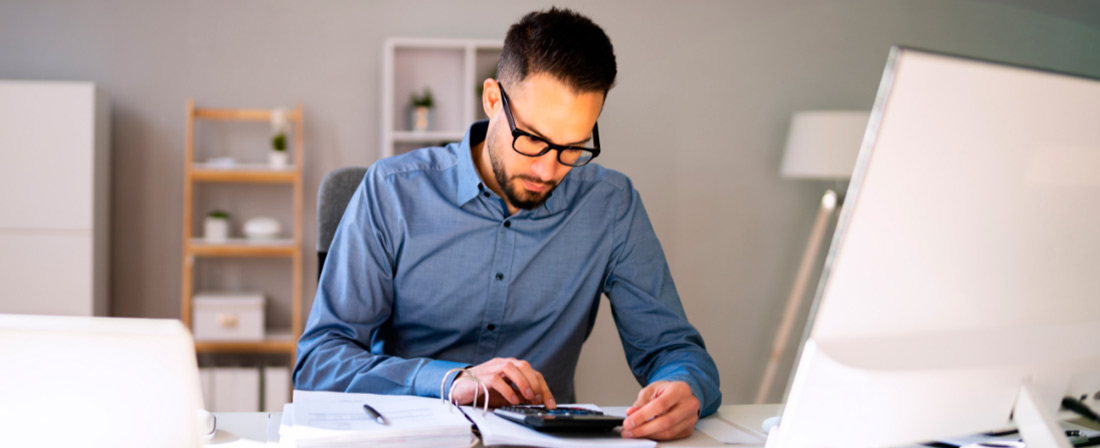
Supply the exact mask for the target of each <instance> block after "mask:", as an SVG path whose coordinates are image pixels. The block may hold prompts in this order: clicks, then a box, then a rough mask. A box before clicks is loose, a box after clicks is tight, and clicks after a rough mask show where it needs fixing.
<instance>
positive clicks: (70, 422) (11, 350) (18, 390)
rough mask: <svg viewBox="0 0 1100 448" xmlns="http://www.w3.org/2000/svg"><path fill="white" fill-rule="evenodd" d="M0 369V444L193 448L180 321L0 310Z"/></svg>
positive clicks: (191, 391) (195, 382)
mask: <svg viewBox="0 0 1100 448" xmlns="http://www.w3.org/2000/svg"><path fill="white" fill-rule="evenodd" d="M0 366H2V367H0V397H2V398H0V428H3V429H0V446H11V447H15V446H81V447H130V446H132V447H154V446H155V447H188V448H191V447H197V446H200V443H201V436H200V432H202V428H201V426H202V425H203V424H205V422H200V421H199V420H200V419H199V416H198V413H197V410H199V409H202V408H203V403H202V394H201V392H200V386H199V377H198V366H197V364H196V360H195V350H194V343H193V342H192V340H191V335H190V333H189V332H188V331H187V329H185V328H184V326H183V324H182V323H180V322H179V321H177V320H159V319H124V318H106V317H68V316H29V315H5V314H0Z"/></svg>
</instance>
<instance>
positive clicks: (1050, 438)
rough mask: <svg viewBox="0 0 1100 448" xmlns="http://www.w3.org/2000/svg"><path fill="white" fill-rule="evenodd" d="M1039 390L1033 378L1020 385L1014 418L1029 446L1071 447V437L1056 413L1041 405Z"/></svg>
mask: <svg viewBox="0 0 1100 448" xmlns="http://www.w3.org/2000/svg"><path fill="white" fill-rule="evenodd" d="M1039 403H1040V400H1039V394H1038V391H1036V390H1035V384H1034V383H1033V382H1032V381H1031V379H1030V378H1029V379H1027V380H1025V381H1024V384H1023V385H1021V386H1020V394H1019V395H1018V396H1017V397H1016V407H1015V408H1014V409H1013V411H1012V415H1013V420H1015V421H1016V427H1017V428H1019V430H1020V435H1021V436H1022V437H1023V439H1024V442H1025V443H1027V446H1028V448H1071V447H1072V445H1070V443H1069V439H1067V438H1066V434H1065V433H1064V432H1063V430H1062V426H1061V425H1059V424H1058V420H1057V419H1055V417H1054V414H1053V413H1051V412H1050V411H1049V410H1047V409H1046V408H1044V407H1043V406H1041V405H1040V404H1039Z"/></svg>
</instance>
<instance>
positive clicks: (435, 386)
mask: <svg viewBox="0 0 1100 448" xmlns="http://www.w3.org/2000/svg"><path fill="white" fill-rule="evenodd" d="M466 367H469V365H468V364H463V363H460V362H453V361H440V360H429V361H427V362H426V363H424V365H423V366H421V367H420V370H419V371H418V372H417V374H416V379H415V381H414V382H413V393H415V394H416V395H418V396H421V397H440V398H442V397H446V396H447V394H449V393H450V391H451V386H452V385H454V379H455V378H457V377H458V375H456V374H455V373H454V372H452V373H451V374H450V375H447V372H448V371H449V370H451V369H462V368H466ZM444 381H446V383H444ZM441 385H442V386H443V395H442V396H440V386H441Z"/></svg>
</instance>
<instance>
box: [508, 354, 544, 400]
mask: <svg viewBox="0 0 1100 448" xmlns="http://www.w3.org/2000/svg"><path fill="white" fill-rule="evenodd" d="M528 370H530V368H528ZM500 373H501V375H503V376H504V378H506V379H507V380H508V381H509V382H511V383H512V385H513V386H515V389H516V391H518V392H519V393H520V394H521V395H523V398H524V401H531V400H534V399H535V390H534V389H533V388H532V387H531V384H532V383H533V381H531V378H528V374H529V373H528V372H524V371H523V370H521V369H520V367H519V366H517V365H516V364H511V363H509V364H505V365H504V366H503V367H502V368H501V371H500Z"/></svg>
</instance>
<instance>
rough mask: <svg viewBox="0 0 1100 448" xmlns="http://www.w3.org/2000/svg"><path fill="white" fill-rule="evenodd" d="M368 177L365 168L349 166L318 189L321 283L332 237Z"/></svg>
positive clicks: (318, 273) (318, 269) (325, 179)
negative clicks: (358, 189)
mask: <svg viewBox="0 0 1100 448" xmlns="http://www.w3.org/2000/svg"><path fill="white" fill-rule="evenodd" d="M366 174H367V168H366V167H362V166H347V167H343V168H337V169H335V170H332V171H330V172H329V173H328V174H327V175H325V178H324V179H321V186H320V187H318V188H317V278H318V279H320V278H321V271H322V270H324V268H325V258H327V257H328V247H329V246H330V245H332V237H333V236H334V235H335V234H336V226H338V225H340V218H343V217H344V209H346V208H347V207H348V201H350V200H351V195H352V194H354V193H355V189H356V188H359V184H360V183H362V182H363V176H365V175H366Z"/></svg>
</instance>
